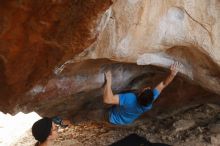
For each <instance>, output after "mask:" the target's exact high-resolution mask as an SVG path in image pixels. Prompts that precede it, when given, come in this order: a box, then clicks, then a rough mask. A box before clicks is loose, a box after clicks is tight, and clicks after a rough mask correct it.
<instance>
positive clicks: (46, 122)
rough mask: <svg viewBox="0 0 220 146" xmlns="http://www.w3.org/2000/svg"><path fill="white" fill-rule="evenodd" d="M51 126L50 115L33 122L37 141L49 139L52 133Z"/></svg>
mask: <svg viewBox="0 0 220 146" xmlns="http://www.w3.org/2000/svg"><path fill="white" fill-rule="evenodd" d="M51 128H52V119H51V118H48V117H44V118H42V119H40V120H38V121H37V122H35V123H34V124H33V126H32V135H33V136H34V138H35V139H36V140H37V141H39V142H40V143H43V142H45V141H46V140H47V138H48V136H49V135H50V134H51Z"/></svg>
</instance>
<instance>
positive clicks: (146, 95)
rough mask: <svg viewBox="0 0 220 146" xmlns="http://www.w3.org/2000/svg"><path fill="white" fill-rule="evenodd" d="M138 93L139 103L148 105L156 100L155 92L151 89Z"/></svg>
mask: <svg viewBox="0 0 220 146" xmlns="http://www.w3.org/2000/svg"><path fill="white" fill-rule="evenodd" d="M136 95H137V101H138V104H140V105H142V106H147V105H148V104H150V103H152V102H153V100H154V98H153V95H154V94H153V91H152V90H151V89H146V90H144V91H142V92H141V93H139V94H136Z"/></svg>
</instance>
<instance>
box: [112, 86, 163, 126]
mask: <svg viewBox="0 0 220 146" xmlns="http://www.w3.org/2000/svg"><path fill="white" fill-rule="evenodd" d="M159 94H160V93H159V91H158V90H157V89H156V88H155V89H153V98H154V101H155V100H156V99H157V98H158V96H159ZM152 104H153V103H152ZM152 104H149V105H147V106H141V105H139V104H138V102H137V97H136V95H135V93H132V92H131V93H124V94H119V105H114V106H112V107H111V108H110V110H109V122H110V123H112V124H116V125H125V124H130V123H132V122H133V121H134V120H135V119H137V118H138V117H139V116H140V115H141V114H143V113H144V112H146V111H149V110H150V109H151V108H152Z"/></svg>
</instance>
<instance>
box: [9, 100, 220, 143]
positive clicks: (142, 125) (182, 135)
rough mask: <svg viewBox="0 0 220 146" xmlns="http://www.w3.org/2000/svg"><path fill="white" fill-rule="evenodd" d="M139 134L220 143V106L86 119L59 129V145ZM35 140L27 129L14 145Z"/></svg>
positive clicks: (151, 138) (152, 139)
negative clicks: (120, 120) (119, 121)
mask: <svg viewBox="0 0 220 146" xmlns="http://www.w3.org/2000/svg"><path fill="white" fill-rule="evenodd" d="M131 133H136V134H138V135H140V136H143V137H146V138H147V139H148V140H149V141H150V142H161V143H166V144H170V145H175V146H220V106H219V105H215V104H205V105H194V106H189V107H184V108H181V109H179V110H176V111H173V112H170V113H166V114H161V115H160V116H157V117H156V118H154V119H152V118H151V119H149V118H142V119H138V120H137V121H136V122H135V123H133V124H132V125H129V126H111V125H108V124H107V123H100V122H94V121H87V122H83V123H80V124H75V125H72V126H70V127H69V128H66V129H60V130H59V138H58V139H57V140H56V141H55V142H54V145H57V146H106V145H110V144H112V143H114V142H116V141H118V140H120V139H122V138H124V137H125V136H127V135H129V134H131ZM34 143H35V140H34V139H33V137H32V136H31V132H30V131H28V132H27V133H26V134H25V135H24V136H23V137H22V138H21V139H19V140H18V141H17V142H15V144H13V145H15V146H24V145H25V146H29V145H30V146H31V145H34Z"/></svg>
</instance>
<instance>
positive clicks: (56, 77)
mask: <svg viewBox="0 0 220 146" xmlns="http://www.w3.org/2000/svg"><path fill="white" fill-rule="evenodd" d="M0 2H1V5H0V81H1V85H0V97H1V98H0V109H1V110H2V111H5V112H17V111H21V110H22V111H26V112H29V111H32V110H35V111H37V112H38V113H40V114H42V115H43V114H44V115H53V114H60V115H63V116H73V115H78V114H79V113H80V114H84V115H85V113H88V112H92V111H93V113H94V114H95V113H97V111H98V110H99V109H100V108H102V104H101V98H100V97H101V93H102V88H101V87H102V86H103V83H104V76H103V72H104V71H105V70H107V69H111V70H112V71H113V76H114V78H115V79H114V81H113V82H114V84H113V88H114V91H115V92H119V91H122V90H124V89H125V88H129V89H130V88H138V87H141V86H143V85H144V84H145V85H146V84H147V85H151V86H154V85H155V84H157V83H158V82H159V81H160V80H161V79H163V77H164V76H165V75H166V74H167V70H165V69H161V68H156V67H152V66H137V65H135V64H138V65H155V66H160V67H163V68H167V67H168V66H169V65H170V64H171V63H172V62H173V60H178V61H180V62H181V63H182V68H181V69H180V72H181V74H180V76H179V77H178V78H177V79H176V80H175V82H174V83H172V85H171V86H170V87H169V88H167V89H166V90H165V91H164V93H163V94H162V95H161V98H160V100H158V103H156V104H158V105H159V106H158V107H160V108H164V109H173V108H177V107H179V106H182V105H185V104H192V103H196V102H198V103H206V102H216V103H219V102H220V101H219V97H218V96H217V95H215V94H220V57H219V56H220V49H219V47H220V42H219V41H218V40H219V38H220V29H219V28H220V19H219V17H220V2H219V1H218V0H211V1H209V0H201V1H198V0H184V1H183V0H169V1H167V0H163V1H161V0H154V1H151V0H113V1H112V2H111V1H110V0H108V1H107V0H92V1H91V0H83V1H80V0H74V1H70V0H46V1H43V0H39V1H34V0H30V1H28V0H19V1H18V0H12V1H7V0H0ZM100 58H107V59H110V60H114V61H117V62H121V63H117V62H112V61H107V60H104V59H100ZM87 59H95V60H87ZM84 60H87V61H84ZM128 63H133V64H128ZM145 81H146V82H145ZM200 86H201V87H203V88H204V89H202V88H201V87H200ZM212 93H213V94H212ZM214 93H215V94H214ZM208 97H210V98H208ZM82 107H83V108H82ZM83 110H84V111H83ZM153 112H160V110H159V108H158V109H155V111H152V113H153ZM87 115H92V113H91V114H87Z"/></svg>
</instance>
